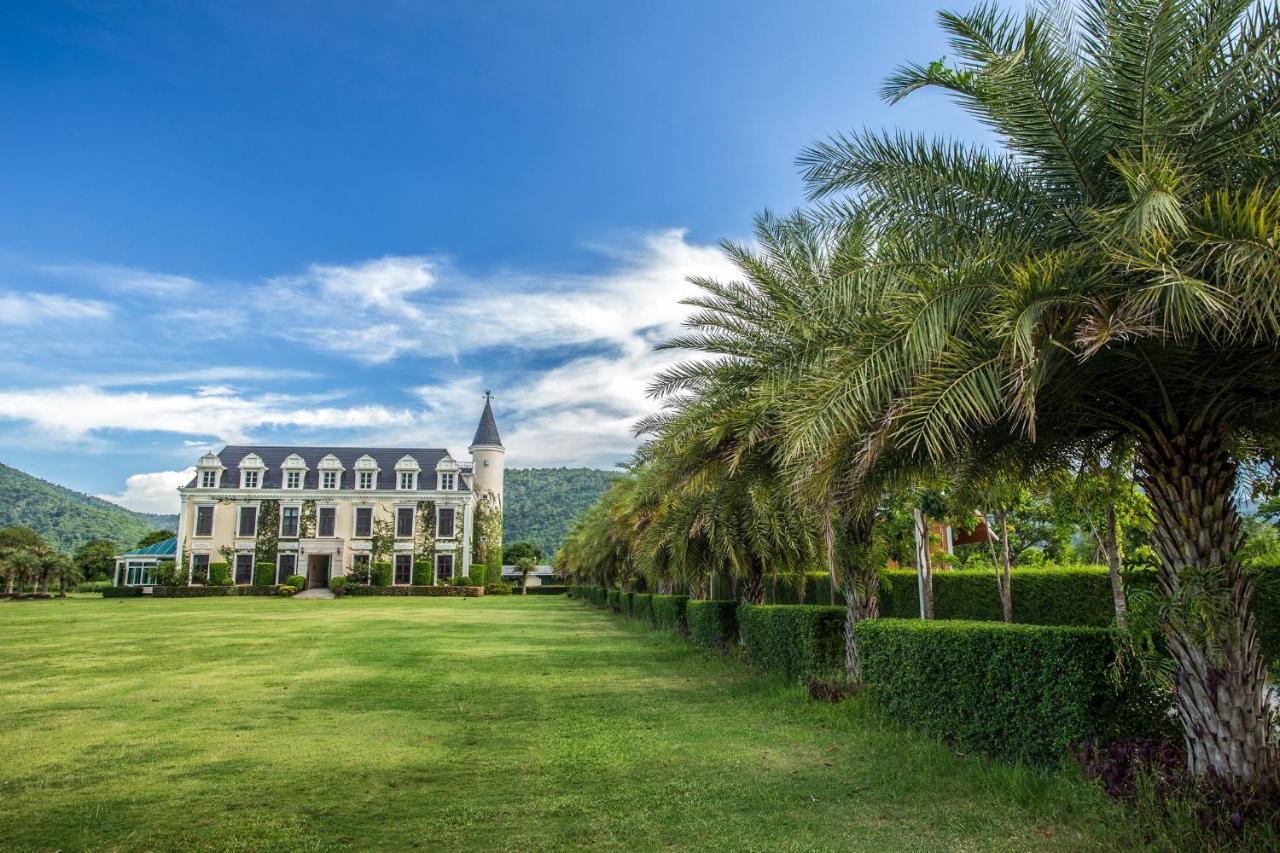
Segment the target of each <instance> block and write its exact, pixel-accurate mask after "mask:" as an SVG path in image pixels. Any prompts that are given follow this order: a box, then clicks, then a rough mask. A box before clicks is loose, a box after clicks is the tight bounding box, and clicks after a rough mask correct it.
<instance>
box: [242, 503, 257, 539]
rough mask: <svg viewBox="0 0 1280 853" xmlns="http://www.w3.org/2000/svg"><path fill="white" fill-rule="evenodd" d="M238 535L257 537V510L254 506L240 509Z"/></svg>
mask: <svg viewBox="0 0 1280 853" xmlns="http://www.w3.org/2000/svg"><path fill="white" fill-rule="evenodd" d="M239 535H241V536H257V535H258V508H257V507H256V506H242V507H240V527H239Z"/></svg>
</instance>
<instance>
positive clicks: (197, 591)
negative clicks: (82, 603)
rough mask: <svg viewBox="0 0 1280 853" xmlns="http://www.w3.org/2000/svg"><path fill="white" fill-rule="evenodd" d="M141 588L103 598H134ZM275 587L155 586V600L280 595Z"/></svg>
mask: <svg viewBox="0 0 1280 853" xmlns="http://www.w3.org/2000/svg"><path fill="white" fill-rule="evenodd" d="M144 594H145V593H143V591H142V587H140V586H113V587H110V588H108V589H104V590H103V591H102V597H103V598H133V597H135V596H141V595H144ZM278 594H279V593H277V592H276V588H275V587H274V586H265V585H255V586H153V587H151V593H150V595H151V596H152V597H153V598H220V597H226V596H228V595H278Z"/></svg>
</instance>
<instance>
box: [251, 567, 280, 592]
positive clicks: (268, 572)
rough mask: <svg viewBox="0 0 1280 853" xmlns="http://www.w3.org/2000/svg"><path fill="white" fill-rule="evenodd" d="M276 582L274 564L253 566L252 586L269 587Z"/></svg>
mask: <svg viewBox="0 0 1280 853" xmlns="http://www.w3.org/2000/svg"><path fill="white" fill-rule="evenodd" d="M275 582H276V566H275V563H265V562H262V563H254V564H253V585H254V586H271V585H274V584H275Z"/></svg>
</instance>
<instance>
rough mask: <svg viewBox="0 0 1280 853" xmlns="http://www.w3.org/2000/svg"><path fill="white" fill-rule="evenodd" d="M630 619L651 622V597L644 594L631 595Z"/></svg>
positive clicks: (634, 593) (635, 593)
mask: <svg viewBox="0 0 1280 853" xmlns="http://www.w3.org/2000/svg"><path fill="white" fill-rule="evenodd" d="M631 618H632V619H640V620H642V621H644V622H649V623H652V622H653V596H652V595H651V594H649V593H646V592H633V593H631Z"/></svg>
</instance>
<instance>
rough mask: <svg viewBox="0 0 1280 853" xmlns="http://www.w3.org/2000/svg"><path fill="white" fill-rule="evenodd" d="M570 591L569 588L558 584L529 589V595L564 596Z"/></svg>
mask: <svg viewBox="0 0 1280 853" xmlns="http://www.w3.org/2000/svg"><path fill="white" fill-rule="evenodd" d="M568 591H569V587H567V586H560V585H558V584H556V585H553V584H545V583H544V584H542V585H540V586H531V587H529V595H564V594H565V593H566V592H568Z"/></svg>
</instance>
